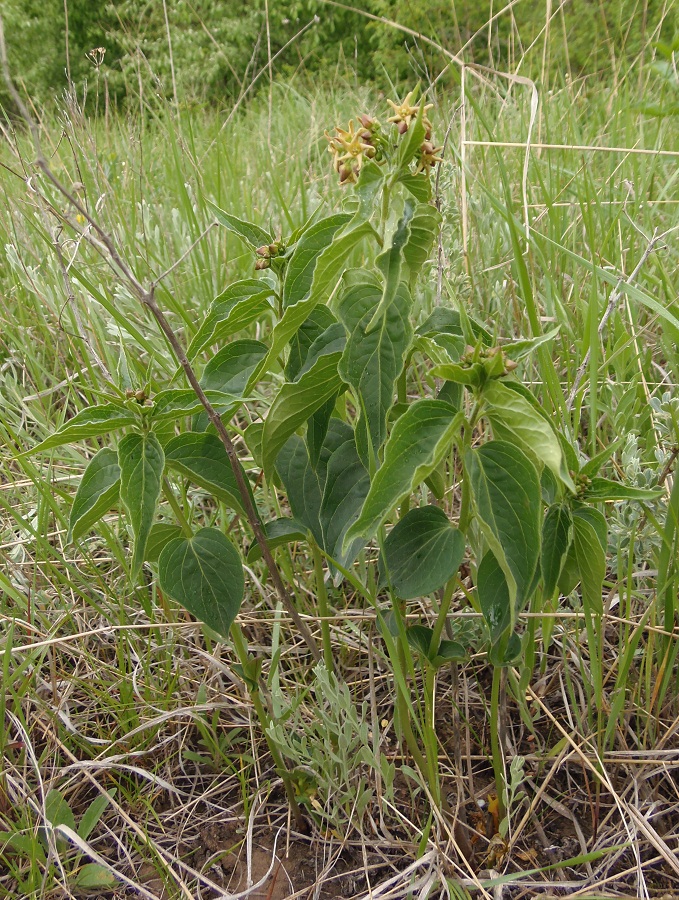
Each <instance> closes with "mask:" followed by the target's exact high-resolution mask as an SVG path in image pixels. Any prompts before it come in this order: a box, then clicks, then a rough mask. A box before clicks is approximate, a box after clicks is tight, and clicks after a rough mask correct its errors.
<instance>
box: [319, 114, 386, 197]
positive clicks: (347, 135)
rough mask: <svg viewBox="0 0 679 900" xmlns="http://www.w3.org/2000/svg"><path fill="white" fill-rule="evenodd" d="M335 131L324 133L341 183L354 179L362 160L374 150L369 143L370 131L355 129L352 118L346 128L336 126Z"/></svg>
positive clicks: (370, 156) (369, 157)
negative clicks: (333, 132)
mask: <svg viewBox="0 0 679 900" xmlns="http://www.w3.org/2000/svg"><path fill="white" fill-rule="evenodd" d="M335 132H336V134H328V133H327V131H326V133H325V137H326V140H327V141H328V152H329V153H331V154H332V156H333V166H334V168H335V171H336V172H339V175H340V181H341V182H342V184H345V183H348V182H351V181H356V179H357V177H358V173H359V171H360V169H361V166H362V165H363V160H364V159H371V158H372V157H373V156H374V155H375V152H376V151H375V147H374V146H373V145H372V144H371V143H370V132H368V131H366V130H365V128H363V129H359V130H358V131H357V130H356V129H355V128H354V120H353V119H352V120H351V121H350V122H349V129H348V130H346V131H345V129H344V128H340V127H339V126H338V127H337V128H335Z"/></svg>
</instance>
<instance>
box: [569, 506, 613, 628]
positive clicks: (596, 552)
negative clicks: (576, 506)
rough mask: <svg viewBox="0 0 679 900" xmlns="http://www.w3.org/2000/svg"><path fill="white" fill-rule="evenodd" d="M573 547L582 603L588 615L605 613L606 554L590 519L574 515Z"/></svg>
mask: <svg viewBox="0 0 679 900" xmlns="http://www.w3.org/2000/svg"><path fill="white" fill-rule="evenodd" d="M573 547H574V550H575V559H576V562H577V566H578V573H579V575H580V585H581V590H582V603H583V606H584V609H585V614H586V615H592V614H594V615H601V614H602V613H603V598H602V587H603V583H604V578H605V577H606V552H605V550H604V548H603V547H602V546H601V540H600V535H599V534H598V533H597V531H596V530H595V528H594V526H593V525H592V524H591V522H590V521H588V518H587V517H585V516H582V515H578V514H577V511H576V513H575V514H574V515H573Z"/></svg>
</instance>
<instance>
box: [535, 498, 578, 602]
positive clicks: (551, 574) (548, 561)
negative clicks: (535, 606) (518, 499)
mask: <svg viewBox="0 0 679 900" xmlns="http://www.w3.org/2000/svg"><path fill="white" fill-rule="evenodd" d="M572 541H573V519H572V516H571V511H570V509H569V508H568V506H567V505H566V504H565V503H557V504H554V506H551V507H550V508H549V510H548V511H547V516H546V517H545V521H544V522H543V525H542V551H541V555H540V570H541V572H542V581H543V584H544V594H545V596H546V597H551V596H552V594H553V593H554V591H555V590H556V586H557V584H558V581H559V578H560V577H561V571H562V569H563V567H564V564H565V562H566V557H567V556H568V550H569V548H570V546H571V543H572Z"/></svg>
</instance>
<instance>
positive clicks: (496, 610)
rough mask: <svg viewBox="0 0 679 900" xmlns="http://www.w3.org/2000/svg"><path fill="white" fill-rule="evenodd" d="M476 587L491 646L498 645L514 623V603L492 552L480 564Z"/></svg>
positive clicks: (500, 567)
mask: <svg viewBox="0 0 679 900" xmlns="http://www.w3.org/2000/svg"><path fill="white" fill-rule="evenodd" d="M476 587H477V591H478V596H479V604H480V606H481V612H482V613H483V618H484V619H485V620H486V624H487V625H488V630H489V631H490V641H491V644H495V643H497V641H498V640H499V639H500V638H501V637H502V635H503V634H504V633H505V631H507V629H508V628H509V626H510V625H511V623H512V619H513V616H512V601H511V597H510V595H509V587H508V585H507V579H506V578H505V573H504V572H503V571H502V566H501V565H500V563H499V562H498V560H497V558H496V556H495V554H494V553H493V551H492V550H488V551H487V552H486V554H485V555H484V557H483V559H482V560H481V562H480V563H479V568H478V571H477V573H476Z"/></svg>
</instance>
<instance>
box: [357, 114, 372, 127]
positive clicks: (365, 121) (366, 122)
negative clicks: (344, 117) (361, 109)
mask: <svg viewBox="0 0 679 900" xmlns="http://www.w3.org/2000/svg"><path fill="white" fill-rule="evenodd" d="M358 121H359V122H360V123H361V125H362V126H363V127H364V128H372V126H373V125H374V124H375V120H374V119H371V118H370V116H366V114H365V113H363V114H362V115H360V116H358Z"/></svg>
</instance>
